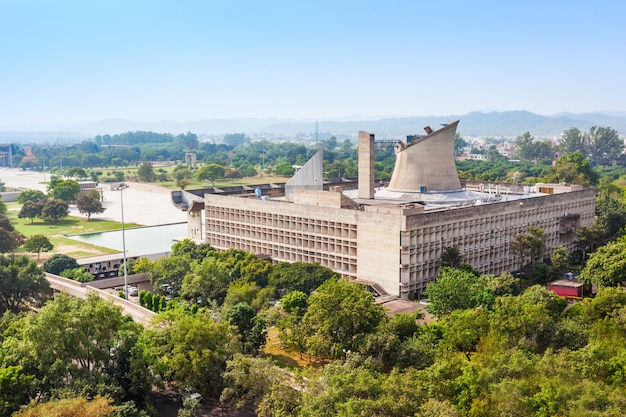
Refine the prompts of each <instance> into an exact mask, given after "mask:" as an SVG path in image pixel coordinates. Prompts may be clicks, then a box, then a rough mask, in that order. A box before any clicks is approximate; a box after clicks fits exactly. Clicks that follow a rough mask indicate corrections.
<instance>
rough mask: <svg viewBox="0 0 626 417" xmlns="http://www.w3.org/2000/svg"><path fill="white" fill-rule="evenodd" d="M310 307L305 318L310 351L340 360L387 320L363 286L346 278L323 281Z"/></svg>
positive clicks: (310, 300) (310, 302)
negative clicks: (344, 353) (345, 351)
mask: <svg viewBox="0 0 626 417" xmlns="http://www.w3.org/2000/svg"><path fill="white" fill-rule="evenodd" d="M308 304H309V306H308V308H307V311H306V313H305V315H304V318H303V322H304V327H305V329H306V331H307V336H308V337H307V350H308V351H309V352H311V353H313V354H315V355H317V356H326V357H330V358H340V357H342V356H343V353H342V350H343V349H349V350H350V349H352V350H354V349H356V347H357V346H358V345H359V343H360V342H361V341H362V340H361V339H362V338H363V337H365V335H366V334H367V333H369V332H371V331H372V330H374V329H375V328H376V326H378V323H380V321H381V320H382V319H383V317H384V309H383V307H382V306H380V305H378V304H375V303H374V299H373V296H372V295H371V294H370V293H369V292H367V290H366V289H365V287H364V286H362V285H360V284H353V283H350V282H348V281H347V280H345V279H343V278H331V279H329V280H327V281H326V282H324V283H323V284H322V285H320V286H319V287H318V288H317V290H316V291H315V292H314V293H313V294H311V296H310V297H309V303H308Z"/></svg>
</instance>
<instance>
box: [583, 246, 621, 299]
mask: <svg viewBox="0 0 626 417" xmlns="http://www.w3.org/2000/svg"><path fill="white" fill-rule="evenodd" d="M580 279H581V280H582V281H584V282H585V283H586V284H587V285H590V284H595V285H598V286H600V287H604V286H608V287H615V286H620V285H621V284H622V282H624V280H626V239H624V238H622V239H620V240H618V241H616V242H609V243H607V244H606V245H605V246H602V247H600V248H598V250H597V251H596V252H595V253H593V254H592V255H591V256H590V258H589V260H588V261H587V264H586V265H585V267H584V268H583V270H582V271H581V273H580Z"/></svg>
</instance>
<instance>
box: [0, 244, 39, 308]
mask: <svg viewBox="0 0 626 417" xmlns="http://www.w3.org/2000/svg"><path fill="white" fill-rule="evenodd" d="M48 288H49V284H48V281H47V280H46V279H45V278H44V274H43V272H42V271H41V269H40V268H39V267H38V266H37V263H36V262H35V261H33V260H32V259H29V258H28V257H26V256H15V255H13V254H11V255H0V312H5V311H7V310H11V311H17V310H19V308H20V307H22V306H23V305H24V304H25V303H28V302H32V303H37V302H40V301H41V300H43V297H44V293H45V291H47V290H48Z"/></svg>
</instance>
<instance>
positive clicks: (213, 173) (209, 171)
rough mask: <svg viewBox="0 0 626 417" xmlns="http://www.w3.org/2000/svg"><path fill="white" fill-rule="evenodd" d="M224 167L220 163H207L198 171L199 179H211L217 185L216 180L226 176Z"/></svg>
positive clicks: (197, 176) (212, 183) (213, 184)
mask: <svg viewBox="0 0 626 417" xmlns="http://www.w3.org/2000/svg"><path fill="white" fill-rule="evenodd" d="M224 172H225V170H224V167H223V166H221V165H219V164H206V165H203V166H201V167H200V168H199V169H198V172H197V173H196V178H197V179H198V181H203V180H209V181H211V185H212V186H213V187H215V180H217V179H220V178H224Z"/></svg>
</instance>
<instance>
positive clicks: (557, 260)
mask: <svg viewBox="0 0 626 417" xmlns="http://www.w3.org/2000/svg"><path fill="white" fill-rule="evenodd" d="M550 263H551V264H552V268H553V270H554V274H555V276H557V277H560V276H561V274H562V273H563V271H565V269H567V267H568V265H569V252H568V251H567V249H566V248H565V247H563V246H554V247H553V248H552V255H550Z"/></svg>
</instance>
